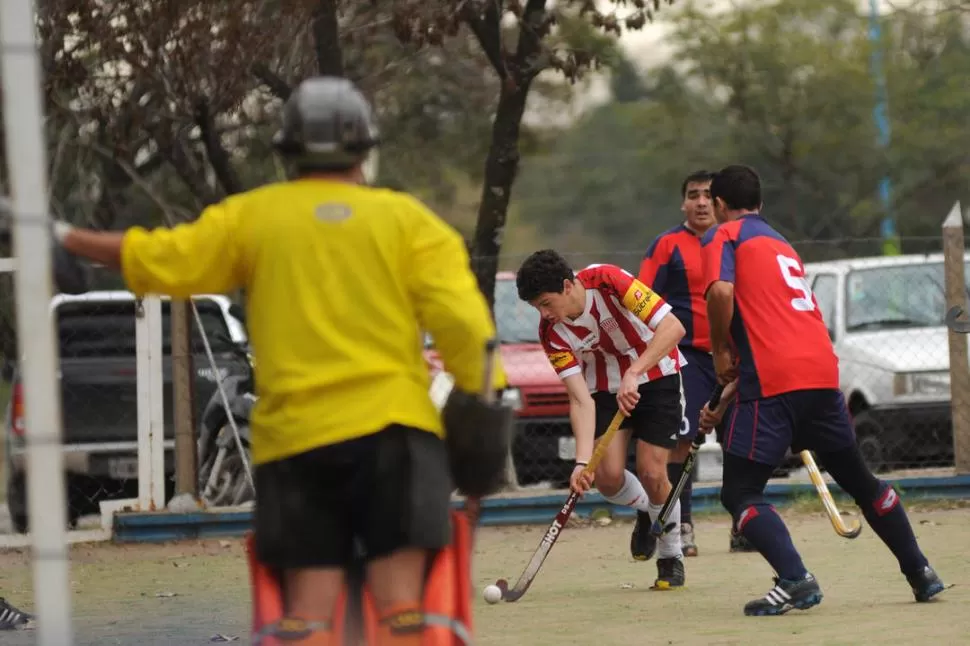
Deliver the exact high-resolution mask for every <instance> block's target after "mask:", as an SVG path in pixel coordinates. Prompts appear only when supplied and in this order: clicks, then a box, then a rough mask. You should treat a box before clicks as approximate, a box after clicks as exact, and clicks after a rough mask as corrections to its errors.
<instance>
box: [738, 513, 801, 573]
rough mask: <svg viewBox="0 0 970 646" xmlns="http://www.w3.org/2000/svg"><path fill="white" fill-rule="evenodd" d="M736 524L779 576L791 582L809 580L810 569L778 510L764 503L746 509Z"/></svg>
mask: <svg viewBox="0 0 970 646" xmlns="http://www.w3.org/2000/svg"><path fill="white" fill-rule="evenodd" d="M735 524H736V525H737V527H738V531H739V532H741V534H742V535H743V536H744V537H745V538H746V539H748V541H749V542H750V543H751V544H752V545H753V546H754V547H755V548H756V549H757V550H758V551H759V552H761V555H762V556H763V557H765V560H766V561H768V563H769V564H770V565H771V567H773V568H774V569H775V572H777V573H778V576H779V577H781V578H782V579H788V580H789V581H798V580H800V579H804V578H805V575H806V574H807V573H808V570H806V569H805V564H804V563H802V557H801V556H799V554H798V550H796V549H795V544H794V543H792V540H791V534H789V533H788V528H787V527H786V526H785V522H784V521H783V520H782V519H781V516H779V515H778V512H776V511H775V508H774V507H772V506H771V505H769V504H767V503H763V502H762V503H758V504H755V505H750V506H748V507H745V508H744V509H742V510H741V515H740V516H739V517H738V518H737V520H736V523H735Z"/></svg>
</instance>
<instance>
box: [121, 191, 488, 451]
mask: <svg viewBox="0 0 970 646" xmlns="http://www.w3.org/2000/svg"><path fill="white" fill-rule="evenodd" d="M122 272H123V275H124V278H125V281H126V283H127V285H128V287H129V289H130V290H131V291H132V292H134V293H135V294H137V295H144V294H148V293H155V294H168V295H170V296H172V297H176V298H188V297H189V296H191V295H193V294H199V293H213V292H215V293H225V292H230V291H232V290H235V289H237V288H240V287H241V288H244V289H245V290H246V319H247V325H248V331H249V337H250V343H251V345H252V349H253V354H254V356H255V358H256V383H257V389H258V393H257V394H258V396H259V401H258V403H257V404H256V406H255V408H254V410H253V413H252V420H251V424H252V432H253V447H252V455H253V462H254V463H255V464H261V463H264V462H268V461H273V460H279V459H282V458H285V457H287V456H290V455H294V454H297V453H301V452H304V451H307V450H310V449H313V448H316V447H319V446H324V445H328V444H334V443H337V442H341V441H345V440H348V439H352V438H356V437H361V436H364V435H367V434H370V433H375V432H377V431H380V430H381V429H383V428H385V427H386V426H388V425H390V424H395V423H397V424H404V425H408V426H413V427H416V428H419V429H423V430H426V431H428V432H431V433H435V434H438V435H439V436H441V435H442V434H443V429H442V426H441V419H440V416H439V414H438V412H437V410H436V409H435V407H434V405H433V404H432V402H431V399H430V397H429V393H428V389H429V385H430V379H429V375H428V368H427V364H426V363H425V361H424V358H423V356H422V347H423V345H422V338H421V332H422V330H425V331H428V332H430V333H431V335H432V336H433V337H434V339H435V343H436V346H437V349H438V351H439V352H440V354H441V357H442V359H443V361H444V363H445V367H446V369H447V370H448V371H449V372H450V373H451V374H452V375H453V376H454V378H455V385H456V387H459V388H462V389H464V390H467V391H469V392H477V391H480V390H481V387H482V379H483V370H484V354H483V348H484V344H485V342H486V340H487V339H489V338H491V337H492V336H494V334H495V328H494V325H493V323H492V320H491V316H490V315H489V311H488V306H487V304H486V302H485V299H484V298H483V297H482V294H481V292H480V291H479V289H478V286H477V283H476V281H475V278H474V275H473V274H472V271H471V268H470V263H469V258H468V254H467V252H466V250H465V246H464V243H463V241H462V239H461V237H460V236H459V235H458V233H457V232H456V231H455V230H454V229H452V228H451V227H450V226H448V225H447V224H446V223H445V222H444V221H442V220H441V219H440V218H438V217H437V216H436V215H435V214H434V213H432V212H431V211H430V210H428V209H427V208H426V207H424V206H423V205H422V204H421V203H420V202H419V201H418V200H416V199H414V198H412V197H410V196H408V195H406V194H402V193H397V192H393V191H389V190H383V189H374V188H370V187H365V186H359V185H356V184H350V183H345V182H336V181H325V180H321V179H301V180H296V181H291V182H283V183H278V184H271V185H268V186H264V187H262V188H258V189H254V190H252V191H249V192H246V193H242V194H239V195H235V196H232V197H229V198H227V199H226V200H224V201H223V202H221V203H219V204H216V205H213V206H210V207H208V208H207V209H206V210H205V211H204V212H203V213H202V215H201V216H200V217H199V219H198V220H196V221H194V222H192V223H188V224H182V225H179V226H176V227H174V228H171V229H167V228H161V229H155V230H153V231H147V230H145V229H142V228H132V229H130V230H129V231H128V232H127V233H126V234H125V236H124V241H123V245H122ZM494 385H495V387H503V386H504V385H505V374H504V371H503V369H502V366H501V362H500V361H498V362H497V365H496V371H495V382H494Z"/></svg>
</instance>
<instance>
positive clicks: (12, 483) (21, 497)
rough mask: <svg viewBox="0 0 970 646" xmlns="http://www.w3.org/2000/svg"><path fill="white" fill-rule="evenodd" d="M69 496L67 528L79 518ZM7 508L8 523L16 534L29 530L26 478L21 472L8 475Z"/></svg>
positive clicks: (74, 526)
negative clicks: (8, 512)
mask: <svg viewBox="0 0 970 646" xmlns="http://www.w3.org/2000/svg"><path fill="white" fill-rule="evenodd" d="M70 501H71V498H70V496H68V497H67V502H68V509H67V518H66V521H67V529H69V530H70V529H75V528H76V527H77V521H78V519H79V518H80V516H79V514H77V513H76V512H75V511H74V510H73V508H72V507H71V503H70ZM7 509H8V510H9V511H10V524H11V526H12V527H13V530H14V531H15V532H17V533H18V534H26V533H27V532H28V531H29V530H30V521H29V517H28V516H27V478H26V476H25V475H24V474H23V473H18V474H16V475H12V476H10V479H9V480H7Z"/></svg>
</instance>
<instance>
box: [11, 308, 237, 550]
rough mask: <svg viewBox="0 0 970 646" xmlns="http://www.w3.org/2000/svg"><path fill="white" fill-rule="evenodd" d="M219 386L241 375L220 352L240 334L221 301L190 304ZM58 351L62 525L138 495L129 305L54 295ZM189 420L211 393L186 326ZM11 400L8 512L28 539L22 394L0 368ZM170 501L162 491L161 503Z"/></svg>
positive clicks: (165, 312) (169, 437)
mask: <svg viewBox="0 0 970 646" xmlns="http://www.w3.org/2000/svg"><path fill="white" fill-rule="evenodd" d="M194 300H195V303H196V306H197V308H198V311H199V316H200V318H201V320H202V323H203V326H204V327H205V330H206V336H207V337H208V340H209V344H210V347H211V348H212V352H213V354H214V357H215V360H216V363H217V365H218V369H219V371H220V373H221V374H222V376H223V377H228V376H230V375H234V374H245V373H246V370H247V368H246V366H245V365H243V364H242V362H241V360H240V359H239V357H238V355H237V354H236V349H235V348H234V347H233V344H232V343H230V342H229V340H232V341H234V342H237V343H243V342H245V340H246V339H245V332H244V328H243V327H242V325H241V324H240V322H239V321H237V320H236V319H235V318H233V317H232V316H230V314H229V306H230V300H229V299H228V298H226V297H225V296H217V295H211V296H200V297H197V298H195V299H194ZM169 310H170V307H169V301H168V300H167V299H163V301H162V344H163V353H164V355H165V356H164V398H165V399H164V406H163V410H164V415H165V423H164V447H165V473H166V476H167V477H166V480H167V482H166V485H167V486H168V487H169V488H171V486H172V482H171V478H170V477H169V476H171V475H172V474H173V473H174V469H175V460H174V452H173V449H174V437H175V435H174V426H173V416H172V375H171V356H170V355H171V332H170V331H171V324H170V318H169ZM51 312H52V315H53V316H54V317H55V320H56V327H57V337H58V342H59V355H60V366H59V372H58V375H59V379H60V386H61V395H62V416H63V417H62V420H63V422H62V423H63V451H64V459H65V468H66V472H67V473H66V475H67V483H68V522H69V524H70V525H72V526H73V524H74V523H75V522H76V521H77V519H78V518H79V517H80V516H82V515H84V514H87V513H96V512H98V510H99V503H100V501H102V500H111V499H117V498H128V497H132V496H134V495H136V494H137V481H138V451H137V439H138V386H139V384H138V381H137V376H136V357H135V354H136V343H135V299H134V296H133V295H132V294H131V293H130V292H127V291H93V292H87V293H85V294H80V295H65V294H59V295H57V296H55V297H54V299H53V300H52V302H51ZM192 352H193V354H194V359H195V364H194V365H195V377H196V378H195V407H196V417H197V419H201V418H202V412H203V407H204V406H205V405H206V402H208V401H209V399H210V398H211V397H212V394H213V393H214V392H215V389H216V375H215V373H214V372H213V370H212V368H211V367H210V365H209V361H208V358H207V356H206V354H205V350H204V346H203V344H202V339H201V336H200V335H199V333H198V329H197V326H196V325H194V324H193V326H192ZM5 373H6V376H8V377H9V378H10V380H11V397H10V401H9V403H8V406H7V412H6V430H7V433H6V448H7V450H6V462H7V464H6V474H7V504H8V506H9V509H10V516H11V519H12V522H13V526H14V528H15V529H16V530H17V531H20V532H24V531H26V530H27V526H28V518H27V502H26V500H27V491H26V455H25V450H24V449H25V441H24V432H25V430H26V429H25V420H24V417H23V415H24V404H23V402H24V392H23V383H22V382H21V379H20V370H19V368H18V367H17V366H16V365H11V366H8V367H7V368H6V370H5ZM168 495H171V491H169V494H168Z"/></svg>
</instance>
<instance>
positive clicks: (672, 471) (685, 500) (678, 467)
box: [667, 462, 694, 525]
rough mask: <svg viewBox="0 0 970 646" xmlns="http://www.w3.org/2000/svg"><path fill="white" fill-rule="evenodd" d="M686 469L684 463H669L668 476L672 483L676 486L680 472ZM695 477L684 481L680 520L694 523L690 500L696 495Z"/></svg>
mask: <svg viewBox="0 0 970 646" xmlns="http://www.w3.org/2000/svg"><path fill="white" fill-rule="evenodd" d="M683 470H684V464H683V463H680V464H675V463H673V462H671V463H670V464H668V465H667V477H668V478H669V479H670V484H671V485H674V486H676V485H677V480H678V479H679V478H680V474H681V473H682V472H683ZM692 480H693V478H689V479H688V480H687V482H685V483H684V489H683V490H682V491H681V492H680V522H681V523H688V524H690V525H693V524H694V523H693V521H692V520H691V517H690V502H691V498H692V497H693V495H694V483H693V482H692Z"/></svg>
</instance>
